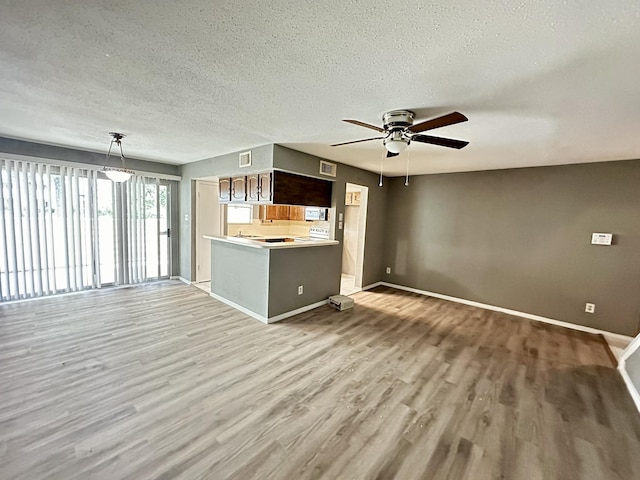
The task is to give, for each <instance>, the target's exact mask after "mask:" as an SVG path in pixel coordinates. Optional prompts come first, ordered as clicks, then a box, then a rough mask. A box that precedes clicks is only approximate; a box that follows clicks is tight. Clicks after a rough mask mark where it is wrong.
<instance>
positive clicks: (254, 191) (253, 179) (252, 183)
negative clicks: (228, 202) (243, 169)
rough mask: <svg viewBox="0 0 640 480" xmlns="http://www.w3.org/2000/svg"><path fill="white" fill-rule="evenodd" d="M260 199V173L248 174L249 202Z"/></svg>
mask: <svg viewBox="0 0 640 480" xmlns="http://www.w3.org/2000/svg"><path fill="white" fill-rule="evenodd" d="M259 201H260V175H259V174H257V173H254V174H253V175H247V202H259Z"/></svg>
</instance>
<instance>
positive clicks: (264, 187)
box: [258, 172, 272, 202]
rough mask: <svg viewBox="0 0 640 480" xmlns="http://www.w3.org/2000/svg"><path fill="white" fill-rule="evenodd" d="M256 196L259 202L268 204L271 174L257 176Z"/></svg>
mask: <svg viewBox="0 0 640 480" xmlns="http://www.w3.org/2000/svg"><path fill="white" fill-rule="evenodd" d="M258 185H259V186H258V196H259V200H260V201H261V202H270V201H271V199H272V196H271V172H266V173H260V174H258Z"/></svg>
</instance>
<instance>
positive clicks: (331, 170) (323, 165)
mask: <svg viewBox="0 0 640 480" xmlns="http://www.w3.org/2000/svg"><path fill="white" fill-rule="evenodd" d="M337 169H338V166H337V165H336V164H335V163H331V162H325V161H324V160H320V173H321V174H323V175H329V176H330V177H335V176H336V171H337Z"/></svg>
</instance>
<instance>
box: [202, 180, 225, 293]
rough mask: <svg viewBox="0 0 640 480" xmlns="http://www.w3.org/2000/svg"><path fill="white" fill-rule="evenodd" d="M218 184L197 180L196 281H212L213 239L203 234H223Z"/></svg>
mask: <svg viewBox="0 0 640 480" xmlns="http://www.w3.org/2000/svg"><path fill="white" fill-rule="evenodd" d="M221 234H222V229H221V221H220V204H219V203H218V184H217V183H211V182H205V181H201V180H197V181H196V275H195V278H196V283H200V282H209V281H211V240H208V239H206V238H202V236H203V235H221Z"/></svg>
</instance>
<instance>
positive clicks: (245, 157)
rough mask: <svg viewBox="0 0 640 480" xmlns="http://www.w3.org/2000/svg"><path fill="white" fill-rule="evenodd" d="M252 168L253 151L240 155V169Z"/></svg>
mask: <svg viewBox="0 0 640 480" xmlns="http://www.w3.org/2000/svg"><path fill="white" fill-rule="evenodd" d="M250 166H251V151H248V152H242V153H241V154H240V168H243V167H250Z"/></svg>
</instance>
